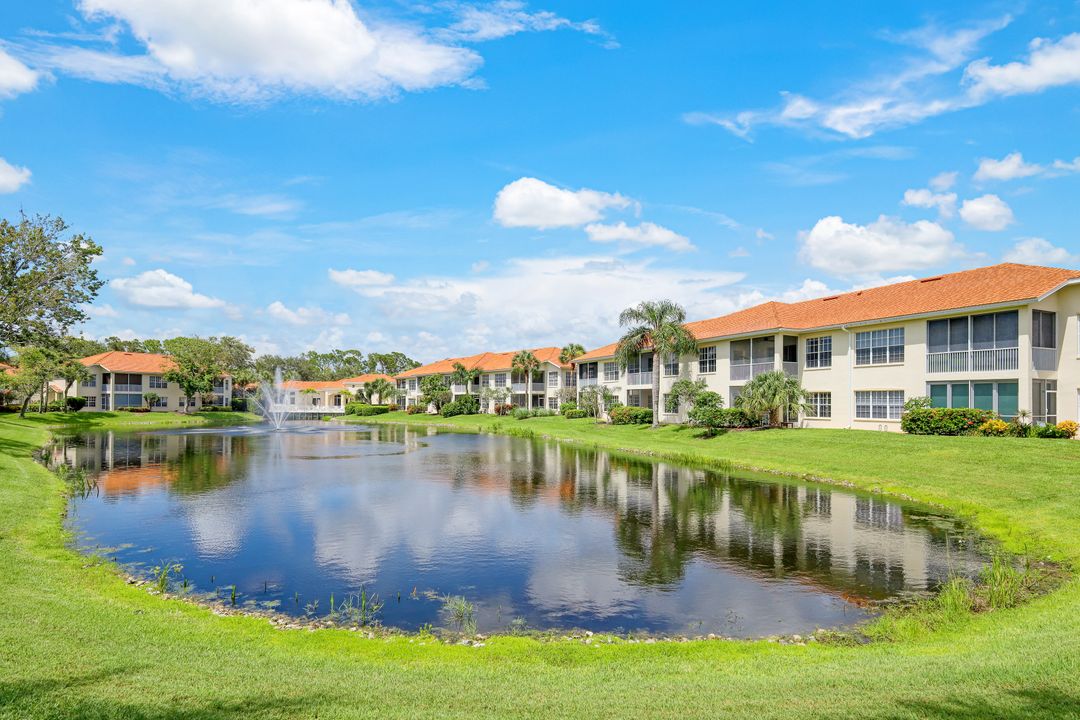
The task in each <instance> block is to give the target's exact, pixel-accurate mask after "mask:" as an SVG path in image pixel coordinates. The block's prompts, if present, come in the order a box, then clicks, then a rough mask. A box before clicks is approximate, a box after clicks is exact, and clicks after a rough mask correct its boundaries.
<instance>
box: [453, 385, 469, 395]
mask: <svg viewBox="0 0 1080 720" xmlns="http://www.w3.org/2000/svg"><path fill="white" fill-rule="evenodd" d="M450 387H451V389H452V390H453V392H454V394H455V395H464V394H465V390H466V386H465V385H459V384H457V383H454V384H453V385H451V386H450Z"/></svg>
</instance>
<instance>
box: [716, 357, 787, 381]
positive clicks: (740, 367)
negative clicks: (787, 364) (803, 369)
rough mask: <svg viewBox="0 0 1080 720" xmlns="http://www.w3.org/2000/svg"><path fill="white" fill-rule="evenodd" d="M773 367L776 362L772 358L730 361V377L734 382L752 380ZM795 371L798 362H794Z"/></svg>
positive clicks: (774, 367) (773, 368) (770, 370)
mask: <svg viewBox="0 0 1080 720" xmlns="http://www.w3.org/2000/svg"><path fill="white" fill-rule="evenodd" d="M775 369H776V364H775V363H774V362H773V361H772V360H769V361H767V362H766V361H759V362H750V363H732V364H731V379H732V381H734V382H745V381H747V380H752V379H753V378H756V377H757V376H758V375H761V374H763V373H767V372H772V371H773V370H775ZM796 371H798V363H796Z"/></svg>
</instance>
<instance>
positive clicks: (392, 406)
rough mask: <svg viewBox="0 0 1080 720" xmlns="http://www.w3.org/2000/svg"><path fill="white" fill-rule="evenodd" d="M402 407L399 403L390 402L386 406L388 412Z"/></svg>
mask: <svg viewBox="0 0 1080 720" xmlns="http://www.w3.org/2000/svg"><path fill="white" fill-rule="evenodd" d="M400 409H401V408H400V407H399V406H398V404H397V403H390V404H389V405H387V406H386V411H387V412H397V411H398V410H400Z"/></svg>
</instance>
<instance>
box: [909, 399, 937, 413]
mask: <svg viewBox="0 0 1080 720" xmlns="http://www.w3.org/2000/svg"><path fill="white" fill-rule="evenodd" d="M932 407H934V401H933V400H931V399H930V398H928V397H927V396H926V395H917V396H915V397H913V398H908V401H907V402H906V403H904V412H911V411H912V410H929V409H930V408H932Z"/></svg>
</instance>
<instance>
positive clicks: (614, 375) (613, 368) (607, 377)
mask: <svg viewBox="0 0 1080 720" xmlns="http://www.w3.org/2000/svg"><path fill="white" fill-rule="evenodd" d="M618 379H619V363H617V362H615V361H614V360H606V361H604V382H616V381H618Z"/></svg>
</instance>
